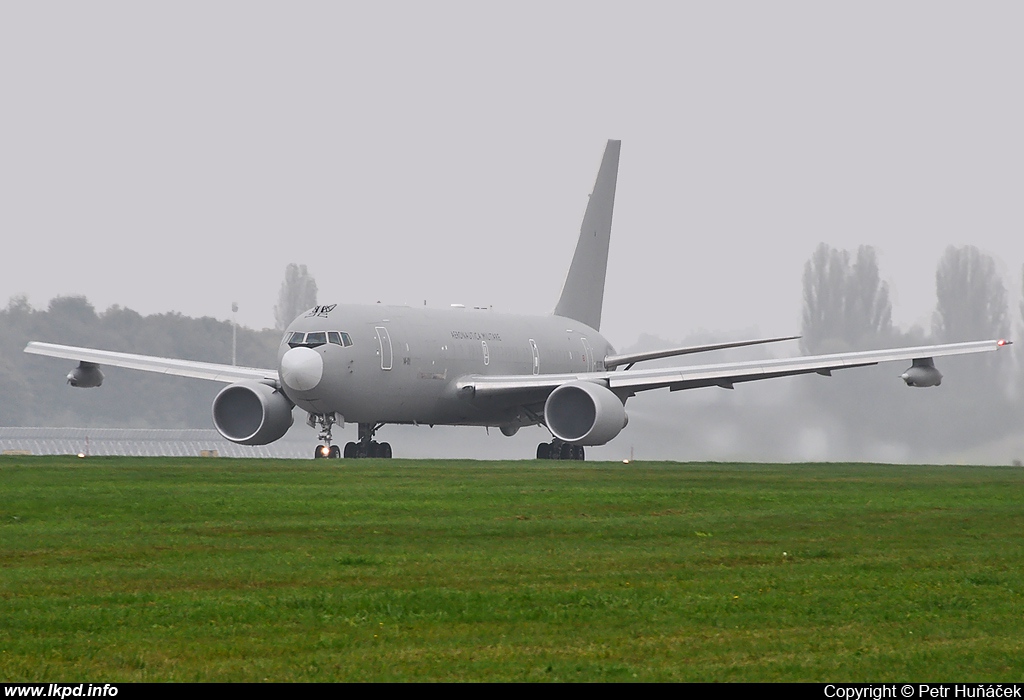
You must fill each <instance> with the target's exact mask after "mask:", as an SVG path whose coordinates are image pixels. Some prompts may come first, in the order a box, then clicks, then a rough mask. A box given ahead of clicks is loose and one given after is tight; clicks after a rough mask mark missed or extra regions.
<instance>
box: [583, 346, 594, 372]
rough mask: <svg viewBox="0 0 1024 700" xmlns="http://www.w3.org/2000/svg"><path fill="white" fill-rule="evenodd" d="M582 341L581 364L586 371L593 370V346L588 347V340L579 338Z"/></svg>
mask: <svg viewBox="0 0 1024 700" xmlns="http://www.w3.org/2000/svg"><path fill="white" fill-rule="evenodd" d="M580 340H582V341H583V366H584V368H586V371H587V372H593V371H594V348H592V347H590V341H589V340H587V339H586V338H580Z"/></svg>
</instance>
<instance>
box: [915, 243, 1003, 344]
mask: <svg viewBox="0 0 1024 700" xmlns="http://www.w3.org/2000/svg"><path fill="white" fill-rule="evenodd" d="M935 293H936V298H937V301H936V307H935V314H934V316H933V317H932V330H933V332H934V334H935V337H936V338H937V339H938V340H941V341H943V342H947V343H951V342H956V341H961V340H983V339H986V338H994V337H999V336H1002V335H1005V333H1006V326H1007V305H1006V287H1005V286H1003V280H1002V278H1001V277H1000V275H999V272H998V271H997V270H996V263H995V260H993V259H992V257H991V256H990V255H986V254H984V253H982V252H981V251H980V250H978V249H977V248H975V247H974V246H962V247H960V248H956V247H954V246H950V247H948V248H946V252H945V253H943V255H942V259H941V260H939V267H938V270H937V271H936V272H935Z"/></svg>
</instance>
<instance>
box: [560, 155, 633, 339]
mask: <svg viewBox="0 0 1024 700" xmlns="http://www.w3.org/2000/svg"><path fill="white" fill-rule="evenodd" d="M621 145H622V142H621V141H608V146H607V147H606V148H605V150H604V158H603V159H602V160H601V169H600V170H598V172H597V182H595V183H594V191H593V193H592V194H591V195H590V202H589V203H588V204H587V213H586V214H584V215H583V225H582V226H581V227H580V238H579V241H577V243H576V253H575V254H574V255H573V256H572V264H571V265H570V266H569V274H568V275H567V276H566V278H565V285H564V286H563V287H562V296H561V297H559V299H558V305H557V306H555V315H556V316H564V317H566V318H571V319H574V320H576V321H579V322H581V323H585V324H587V325H588V326H590V327H591V328H593V329H594V330H600V328H601V307H602V305H603V304H604V278H605V272H606V271H607V269H608V241H609V240H610V239H611V234H612V207H613V205H614V204H615V180H616V177H617V176H618V172H619V147H620V146H621Z"/></svg>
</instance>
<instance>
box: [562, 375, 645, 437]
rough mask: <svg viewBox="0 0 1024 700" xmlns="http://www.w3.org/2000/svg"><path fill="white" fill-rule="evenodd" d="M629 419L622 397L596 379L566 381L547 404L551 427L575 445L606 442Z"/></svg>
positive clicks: (623, 426) (617, 432) (616, 433)
mask: <svg viewBox="0 0 1024 700" xmlns="http://www.w3.org/2000/svg"><path fill="white" fill-rule="evenodd" d="M628 420H629V419H628V418H627V417H626V408H625V406H623V405H622V401H621V400H620V399H619V397H618V396H616V395H615V394H614V392H612V391H611V389H607V388H605V387H603V386H601V385H599V384H594V383H593V382H582V381H580V382H570V383H569V384H563V385H562V386H560V387H558V388H557V389H555V390H554V391H552V392H551V394H550V395H548V400H547V402H545V404H544V422H545V423H547V426H548V430H550V431H551V433H552V435H554V436H555V437H556V438H558V439H559V440H561V441H563V442H567V443H569V444H572V445H603V444H605V443H606V442H608V441H609V440H611V439H612V438H613V437H615V436H616V435H618V434H619V432H620V431H621V430H622V429H623V428H625V427H626V423H627V422H628Z"/></svg>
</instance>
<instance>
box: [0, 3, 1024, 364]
mask: <svg viewBox="0 0 1024 700" xmlns="http://www.w3.org/2000/svg"><path fill="white" fill-rule="evenodd" d="M1022 20H1024V4H1022V3H1019V2H1005V3H984V2H975V3H964V2H959V3H947V2H908V3H897V2H878V3H871V2H858V3H845V4H840V3H821V2H771V3H765V2H749V3H739V2H702V3H683V2H677V3H669V2H659V3H637V2H633V3H628V4H627V3H624V2H623V3H597V2H583V3H570V2H542V3H533V2H521V1H520V2H491V3H481V2H467V3H445V2H429V3H420V2H415V3H413V2H408V3H405V2H392V3H387V2H376V3H341V2H324V3H304V2H287V3H285V2H281V3H265V2H250V1H246V2H205V1H204V2H173V3H172V2H167V3H138V2H90V3H70V2H69V3H36V2H5V3H3V4H0V85H2V88H3V93H2V95H3V97H2V105H3V108H2V110H0V125H2V130H0V236H2V240H3V241H4V244H5V248H4V255H3V256H2V258H0V260H2V262H0V266H2V267H0V270H2V274H0V303H2V302H4V301H6V299H7V298H8V297H10V296H12V295H16V294H27V295H28V296H29V300H30V302H31V303H32V304H33V305H35V306H37V307H45V305H46V303H47V301H48V300H49V299H50V298H51V297H53V296H55V295H58V294H84V295H86V296H87V297H88V298H89V299H90V300H91V301H92V302H93V303H94V304H95V305H96V306H97V308H98V309H100V310H103V309H105V308H106V307H108V306H109V305H111V304H115V303H116V304H121V305H122V306H128V307H131V308H134V309H136V310H138V311H140V312H142V313H157V312H165V311H180V312H182V313H184V314H188V315H193V316H200V315H212V316H216V317H219V318H229V317H230V313H231V312H230V308H231V302H232V301H237V302H238V304H239V306H240V310H239V312H238V319H239V321H240V322H241V323H243V324H245V325H249V326H253V327H256V328H261V327H266V326H272V325H273V323H274V316H273V307H274V304H275V303H276V300H277V294H278V291H279V288H280V285H281V281H282V278H283V274H284V268H285V265H286V264H287V263H289V262H297V263H304V264H306V265H307V266H308V267H309V270H310V272H311V273H312V274H313V275H314V277H315V278H316V281H317V283H318V285H319V288H320V296H319V300H320V301H321V302H324V303H333V302H355V303H360V302H368V303H372V302H375V301H378V300H380V301H383V302H385V303H388V302H393V303H409V304H418V305H421V304H423V301H424V300H426V301H427V302H428V303H429V304H430V305H431V306H446V305H448V304H450V303H464V304H466V305H493V306H494V308H495V309H496V310H500V311H508V312H517V313H548V312H550V311H551V309H552V308H553V306H554V303H555V301H556V299H557V296H558V293H559V291H560V289H561V285H562V280H563V277H564V274H565V271H566V269H567V268H568V264H569V261H570V259H571V256H572V250H573V247H574V245H575V240H576V236H577V234H578V231H579V225H580V219H581V217H582V214H583V210H584V208H585V206H586V202H587V195H588V194H589V192H590V189H591V187H592V186H593V183H594V178H595V176H596V173H597V167H598V164H599V161H600V158H601V154H602V151H603V149H604V145H605V141H606V140H607V139H609V138H615V139H622V157H621V163H620V168H619V188H618V196H617V200H616V207H615V219H614V224H613V235H612V249H611V259H610V263H609V269H608V281H607V289H606V296H605V309H604V326H603V329H602V330H603V331H604V332H605V335H606V336H607V337H608V338H609V339H610V340H611V341H612V342H613V343H614V344H616V345H619V346H620V347H621V346H625V345H629V344H631V343H633V342H635V340H636V338H637V336H638V335H639V334H640V333H642V332H647V333H657V334H659V335H661V336H663V337H666V338H671V339H681V338H683V337H684V336H685V335H686V334H688V333H690V332H692V331H695V330H705V331H710V332H714V333H715V334H720V335H728V334H733V335H735V334H736V333H738V332H759V333H765V334H784V333H791V332H799V327H800V309H801V286H800V277H801V273H802V269H803V265H804V263H805V261H806V260H807V258H808V257H809V256H810V254H811V252H812V251H813V249H814V247H815V246H816V245H817V244H818V243H819V242H822V241H824V242H827V243H829V244H831V245H833V246H836V247H844V248H855V247H856V246H857V245H859V244H870V245H873V246H875V247H876V248H877V249H878V251H879V259H880V265H881V272H882V277H883V278H884V279H886V280H888V281H889V282H890V284H891V286H892V290H893V300H894V309H893V318H894V322H895V323H896V324H897V325H900V326H903V327H907V326H909V325H911V324H913V323H920V324H923V325H925V326H926V327H927V326H928V325H930V319H931V313H932V310H933V308H934V286H935V281H934V280H935V268H936V264H937V262H938V260H939V257H940V255H941V254H942V252H943V250H944V249H945V247H946V246H948V245H951V244H952V245H962V244H966V243H973V244H975V245H977V246H979V247H980V248H982V249H983V250H985V251H986V252H989V253H991V254H993V255H994V256H995V257H996V258H997V259H998V260H999V261H1000V263H1001V264H1002V269H1003V271H1004V274H1005V275H1006V282H1007V286H1008V288H1009V292H1010V298H1011V300H1016V298H1017V297H1018V294H1019V289H1020V269H1021V264H1022V263H1024V235H1022V234H1024V197H1022V192H1024V188H1022V185H1024V137H1022V133H1024V89H1022V86H1024V75H1022V72H1024V70H1022V69H1024V41H1021V28H1022V27H1024V22H1022ZM1012 315H1013V317H1017V313H1016V302H1015V301H1014V306H1013V314H1012Z"/></svg>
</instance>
